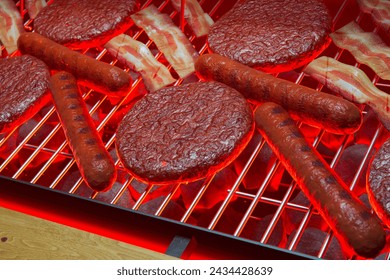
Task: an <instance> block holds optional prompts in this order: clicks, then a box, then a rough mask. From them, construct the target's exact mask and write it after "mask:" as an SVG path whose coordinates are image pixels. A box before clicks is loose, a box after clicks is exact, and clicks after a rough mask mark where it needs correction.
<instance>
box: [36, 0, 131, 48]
mask: <svg viewBox="0 0 390 280" xmlns="http://www.w3.org/2000/svg"><path fill="white" fill-rule="evenodd" d="M137 10H138V0H95V1H79V0H56V1H54V2H53V3H52V4H51V5H48V6H46V7H45V8H43V9H42V10H41V11H40V12H39V14H38V16H37V17H36V18H35V21H34V29H35V31H36V32H37V33H39V34H41V35H43V36H45V37H47V38H49V39H51V40H53V41H55V42H57V43H60V44H63V45H67V46H69V47H90V46H94V45H101V44H104V43H106V42H107V41H109V40H110V39H111V38H113V37H115V36H116V35H118V34H121V33H123V32H124V31H126V29H128V28H129V27H130V25H131V24H132V21H131V18H130V16H131V15H132V14H133V13H134V12H136V11H137Z"/></svg>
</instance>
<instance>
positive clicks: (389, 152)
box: [367, 138, 390, 226]
mask: <svg viewBox="0 0 390 280" xmlns="http://www.w3.org/2000/svg"><path fill="white" fill-rule="evenodd" d="M369 168H370V172H369V173H368V185H367V193H368V197H369V200H370V203H371V205H372V207H373V208H374V210H375V212H376V213H377V214H378V216H379V217H380V218H381V219H382V220H383V222H384V223H385V224H386V225H387V226H390V138H389V139H388V140H387V141H386V142H385V143H384V144H383V145H382V146H381V148H380V149H379V151H378V152H377V153H376V155H375V156H374V159H373V160H372V162H371V164H370V167H369Z"/></svg>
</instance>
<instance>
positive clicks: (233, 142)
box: [116, 82, 254, 184]
mask: <svg viewBox="0 0 390 280" xmlns="http://www.w3.org/2000/svg"><path fill="white" fill-rule="evenodd" d="M253 129H254V122H253V113H252V110H251V108H250V106H249V104H248V103H247V101H246V100H245V98H244V97H243V96H242V95H241V94H240V93H239V92H237V91H236V90H234V89H232V88H230V87H228V86H226V85H224V84H221V83H217V82H205V83H201V82H199V83H191V84H185V85H181V86H177V87H167V88H163V89H161V90H158V91H156V92H154V93H149V94H148V95H146V96H145V97H144V98H143V99H141V100H140V101H138V102H137V103H136V104H135V105H134V106H133V108H132V109H131V110H130V111H129V112H128V113H127V115H126V116H125V117H124V118H123V120H122V121H121V123H120V125H119V128H118V131H117V138H116V145H117V150H118V155H119V157H120V159H121V161H122V163H123V164H124V166H125V167H126V169H128V171H129V172H130V173H131V174H133V175H134V176H135V177H136V178H138V179H139V180H141V181H146V182H149V183H158V184H168V183H179V182H190V181H195V180H197V179H200V178H203V177H206V176H207V175H208V174H212V173H214V172H217V171H219V170H220V169H222V168H223V167H225V166H226V165H227V164H229V163H230V162H231V161H233V160H234V159H235V158H236V157H237V156H238V154H239V153H240V152H241V151H242V149H243V148H244V147H245V146H246V144H247V143H248V141H249V139H250V137H251V135H252V132H253Z"/></svg>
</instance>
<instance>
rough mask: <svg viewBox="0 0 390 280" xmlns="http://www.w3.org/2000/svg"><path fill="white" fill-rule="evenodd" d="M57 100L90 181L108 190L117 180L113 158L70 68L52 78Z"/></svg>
mask: <svg viewBox="0 0 390 280" xmlns="http://www.w3.org/2000/svg"><path fill="white" fill-rule="evenodd" d="M50 90H51V93H52V97H53V101H54V104H55V107H56V110H57V113H58V116H59V118H60V121H61V124H62V127H63V129H64V131H65V136H66V139H67V140H68V143H69V146H70V148H71V150H72V152H73V155H74V157H75V160H76V163H77V166H78V167H79V170H80V173H81V175H82V176H83V178H84V180H85V182H86V184H87V185H88V186H89V187H90V188H92V189H93V190H95V191H106V190H108V189H109V188H110V187H111V186H112V184H113V183H114V181H115V180H116V169H115V165H114V162H113V160H112V159H111V157H110V155H109V154H108V152H107V150H106V149H105V147H104V145H103V142H102V140H101V138H100V136H99V134H98V132H97V131H96V128H95V125H94V123H93V120H92V119H91V116H90V115H89V113H88V110H87V107H86V105H85V102H84V100H83V98H82V97H81V95H80V92H79V91H78V88H77V84H76V79H75V78H74V77H73V76H72V75H71V74H70V73H67V72H63V71H62V72H58V73H57V74H55V75H54V76H52V77H51V78H50Z"/></svg>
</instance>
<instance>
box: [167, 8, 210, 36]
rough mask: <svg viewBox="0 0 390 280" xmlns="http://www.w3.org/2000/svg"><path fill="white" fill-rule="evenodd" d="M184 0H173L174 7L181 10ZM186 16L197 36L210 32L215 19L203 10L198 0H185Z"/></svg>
mask: <svg viewBox="0 0 390 280" xmlns="http://www.w3.org/2000/svg"><path fill="white" fill-rule="evenodd" d="M181 2H182V0H171V3H172V5H173V7H175V9H176V10H177V11H178V12H181ZM184 18H185V19H186V20H187V23H188V25H189V26H190V27H191V29H192V31H193V32H194V34H195V36H196V37H201V36H205V35H207V34H209V29H210V26H211V25H212V24H213V23H214V21H213V19H212V18H211V17H210V16H209V15H208V14H207V13H205V12H204V11H203V9H202V7H201V6H200V5H199V2H198V1H197V0H185V5H184Z"/></svg>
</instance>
